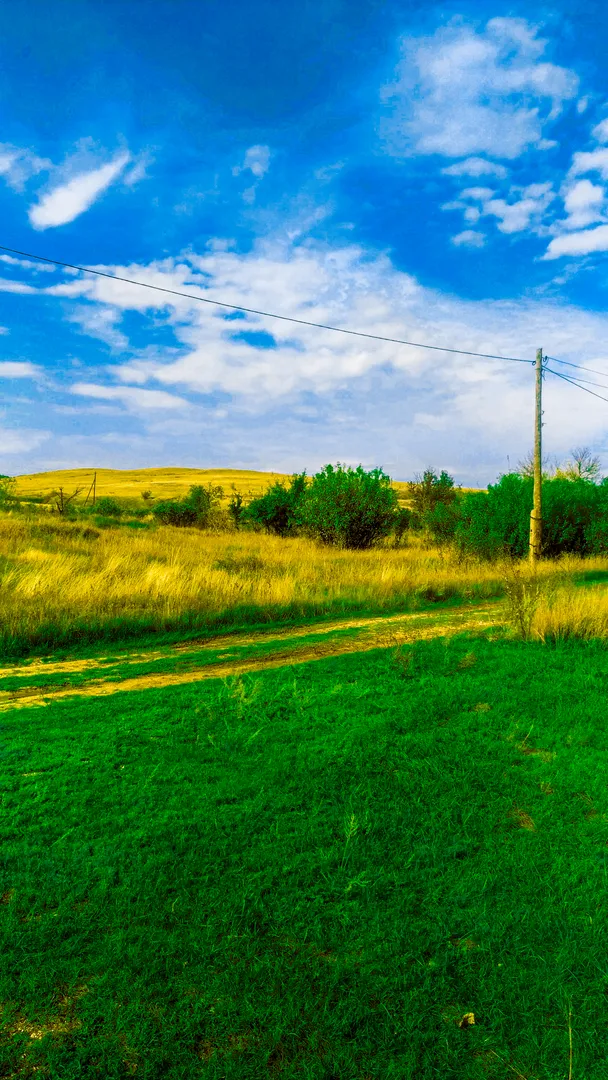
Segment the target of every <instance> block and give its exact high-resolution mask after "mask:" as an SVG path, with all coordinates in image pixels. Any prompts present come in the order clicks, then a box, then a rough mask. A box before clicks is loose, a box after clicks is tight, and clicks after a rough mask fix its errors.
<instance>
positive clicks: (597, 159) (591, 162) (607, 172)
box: [568, 147, 608, 180]
mask: <svg viewBox="0 0 608 1080" xmlns="http://www.w3.org/2000/svg"><path fill="white" fill-rule="evenodd" d="M588 172H599V174H600V176H601V177H602V180H608V147H606V148H603V147H602V148H598V149H597V150H583V151H578V152H577V153H576V154H573V156H572V165H571V166H570V171H569V173H568V175H569V176H570V177H572V176H581V175H582V174H583V173H588Z"/></svg>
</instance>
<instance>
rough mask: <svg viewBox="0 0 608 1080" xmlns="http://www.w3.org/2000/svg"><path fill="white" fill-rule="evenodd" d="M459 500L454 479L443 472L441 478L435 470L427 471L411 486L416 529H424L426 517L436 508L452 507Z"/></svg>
mask: <svg viewBox="0 0 608 1080" xmlns="http://www.w3.org/2000/svg"><path fill="white" fill-rule="evenodd" d="M457 499H458V491H457V490H456V488H455V487H454V478H453V477H452V476H450V475H449V473H447V472H445V470H442V472H441V473H440V475H439V476H437V474H436V473H435V472H434V470H433V469H426V470H425V472H424V473H423V474H422V476H419V477H417V478H416V479H415V480H414V481H413V482H412V483H411V484H410V500H411V504H412V510H413V513H414V520H413V522H412V524H413V525H414V527H418V528H422V527H424V521H423V519H424V518H425V515H427V514H429V513H432V511H434V509H435V507H436V506H451V505H452V504H453V503H455V502H456V501H457Z"/></svg>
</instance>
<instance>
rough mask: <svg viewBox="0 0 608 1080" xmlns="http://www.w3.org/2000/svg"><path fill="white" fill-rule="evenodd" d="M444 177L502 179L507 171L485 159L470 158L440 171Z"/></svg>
mask: <svg viewBox="0 0 608 1080" xmlns="http://www.w3.org/2000/svg"><path fill="white" fill-rule="evenodd" d="M441 171H442V173H444V175H445V176H497V177H499V179H504V178H505V176H506V175H507V169H505V167H504V165H499V164H498V162H497V161H488V160H487V158H480V157H470V158H466V160H465V161H457V162H455V164H454V165H448V166H447V168H445V169H442V170H441Z"/></svg>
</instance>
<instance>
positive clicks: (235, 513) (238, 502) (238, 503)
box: [228, 484, 246, 529]
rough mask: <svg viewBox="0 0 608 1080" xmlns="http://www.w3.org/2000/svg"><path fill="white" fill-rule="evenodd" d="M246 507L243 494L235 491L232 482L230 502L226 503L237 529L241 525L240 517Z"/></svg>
mask: <svg viewBox="0 0 608 1080" xmlns="http://www.w3.org/2000/svg"><path fill="white" fill-rule="evenodd" d="M245 510H246V507H245V505H244V501H243V496H242V495H241V493H240V491H237V490H236V488H235V486H234V484H233V485H232V495H231V496H230V502H229V504H228V513H229V514H230V517H231V519H232V524H233V525H234V527H235V529H239V528H240V525H241V519H242V518H243V515H244V513H245Z"/></svg>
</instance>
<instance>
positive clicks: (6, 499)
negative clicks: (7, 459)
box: [0, 476, 17, 507]
mask: <svg viewBox="0 0 608 1080" xmlns="http://www.w3.org/2000/svg"><path fill="white" fill-rule="evenodd" d="M16 486H17V481H16V480H15V477H14V476H0V507H6V506H7V505H8V504H9V503H11V502H12V501H13V500H14V498H15V488H16Z"/></svg>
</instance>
